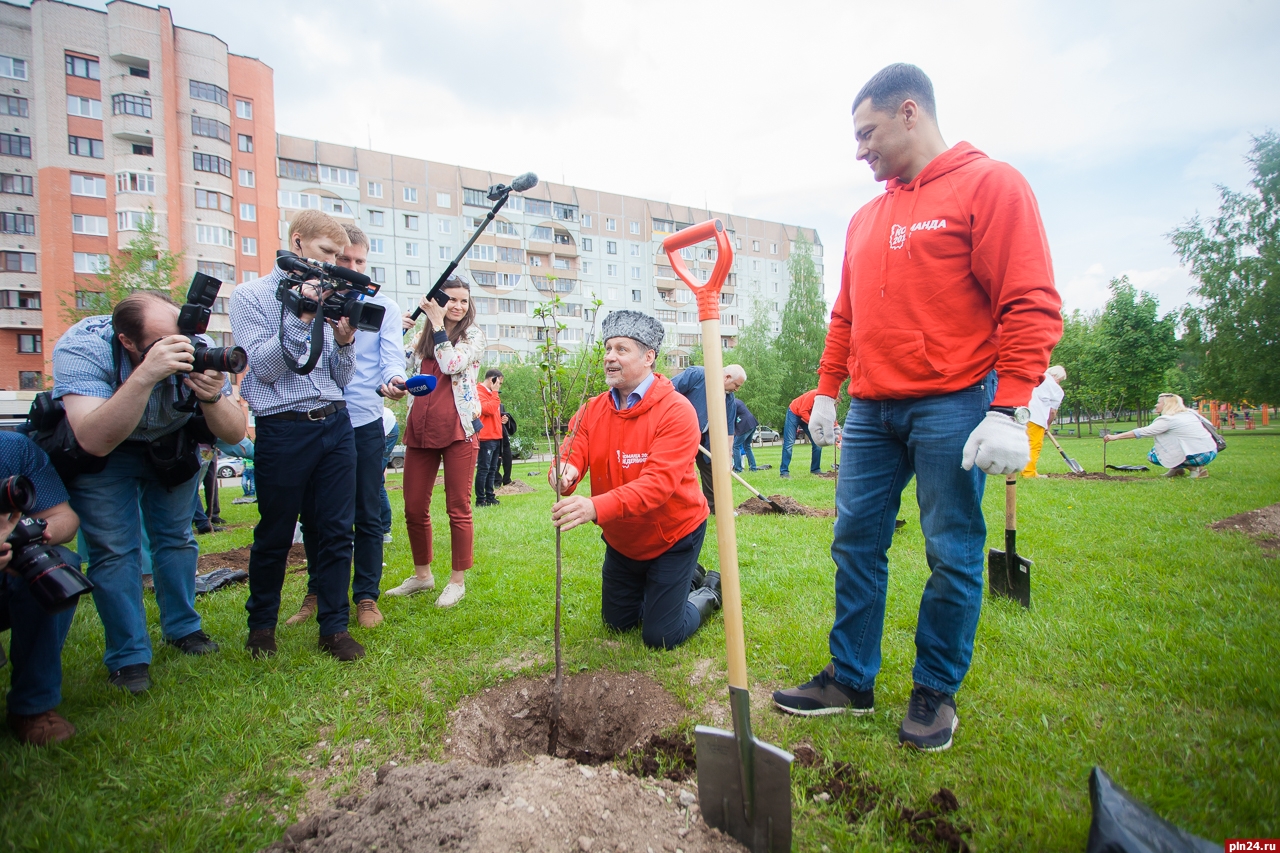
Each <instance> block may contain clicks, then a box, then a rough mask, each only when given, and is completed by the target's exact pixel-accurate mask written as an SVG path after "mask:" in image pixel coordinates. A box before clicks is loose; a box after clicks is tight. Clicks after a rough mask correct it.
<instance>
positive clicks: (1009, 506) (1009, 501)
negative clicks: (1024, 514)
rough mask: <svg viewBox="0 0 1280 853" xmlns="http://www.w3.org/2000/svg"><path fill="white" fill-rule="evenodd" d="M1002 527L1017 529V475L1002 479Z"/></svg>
mask: <svg viewBox="0 0 1280 853" xmlns="http://www.w3.org/2000/svg"><path fill="white" fill-rule="evenodd" d="M1004 529H1005V530H1017V529H1018V475H1017V474H1014V475H1012V476H1010V477H1008V478H1007V479H1005V481H1004Z"/></svg>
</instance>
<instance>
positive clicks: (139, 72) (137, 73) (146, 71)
mask: <svg viewBox="0 0 1280 853" xmlns="http://www.w3.org/2000/svg"><path fill="white" fill-rule="evenodd" d="M129 76H130V77H141V78H142V79H143V80H150V79H151V63H150V62H148V63H147V64H146V65H130V66H129Z"/></svg>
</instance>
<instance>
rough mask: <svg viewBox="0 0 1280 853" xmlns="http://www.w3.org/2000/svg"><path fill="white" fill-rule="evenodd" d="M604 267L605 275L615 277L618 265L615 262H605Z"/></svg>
mask: <svg viewBox="0 0 1280 853" xmlns="http://www.w3.org/2000/svg"><path fill="white" fill-rule="evenodd" d="M604 269H605V275H607V276H609V277H611V278H617V276H618V265H617V264H605V268H604Z"/></svg>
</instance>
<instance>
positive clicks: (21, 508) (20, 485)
mask: <svg viewBox="0 0 1280 853" xmlns="http://www.w3.org/2000/svg"><path fill="white" fill-rule="evenodd" d="M35 503H36V490H35V486H34V485H33V484H32V483H31V481H30V480H29V479H27V478H26V477H24V476H22V475H21V474H18V475H16V476H13V477H10V478H8V479H7V480H4V481H3V482H0V512H4V513H10V512H23V513H26V512H30V511H31V508H32V507H33V506H35ZM47 526H48V525H47V524H46V522H45V521H44V519H42V518H27V517H24V518H23V519H22V520H21V521H19V522H18V526H17V527H15V528H14V530H13V532H12V533H10V534H9V538H8V540H6V541H8V543H9V545H10V547H11V548H12V549H13V552H12V553H13V556H12V557H11V558H10V560H9V569H10V570H12V571H13V572H15V573H17V574H18V575H19V576H20V577H21V578H22V579H23V580H25V581H26V582H27V586H29V587H30V588H31V597H32V598H34V599H35V600H36V603H37V604H39V605H40V607H41V609H43V610H44V611H45V612H46V613H57V612H59V611H61V610H66V609H67V608H68V607H71V606H72V605H74V604H75V603H76V599H77V598H79V597H80V596H82V595H84V594H85V593H86V592H90V591H91V590H92V589H93V584H92V583H90V582H89V579H88V578H86V577H85V576H84V575H82V574H81V573H80V570H79V568H78V565H79V559H78V558H77V559H74V560H69V559H67V557H68V555H70V556H74V552H71V551H68V550H67V549H66V548H63V547H62V546H60V545H48V544H46V543H45V541H44V531H45V528H46V527H47ZM72 563H75V565H72Z"/></svg>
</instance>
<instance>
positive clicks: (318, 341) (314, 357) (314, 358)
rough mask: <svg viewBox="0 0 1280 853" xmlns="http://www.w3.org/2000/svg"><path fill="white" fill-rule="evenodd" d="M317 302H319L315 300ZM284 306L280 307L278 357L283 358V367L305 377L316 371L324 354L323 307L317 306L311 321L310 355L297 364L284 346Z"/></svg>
mask: <svg viewBox="0 0 1280 853" xmlns="http://www.w3.org/2000/svg"><path fill="white" fill-rule="evenodd" d="M317 302H319V300H317ZM284 312H285V307H284V305H281V306H280V355H281V356H282V357H283V358H284V366H285V367H287V368H289V369H290V370H291V371H293V372H294V373H296V374H298V375H299V376H306V375H307V374H308V373H310V372H311V371H313V370H315V369H316V365H317V364H319V363H320V355H321V353H323V352H324V306H323V305H322V304H317V306H316V316H315V319H314V320H312V321H311V353H310V354H309V355H308V356H307V360H306V362H305V363H299V362H298V360H297V359H295V358H294V357H293V356H292V355H290V354H289V350H288V349H287V348H286V347H285V345H284Z"/></svg>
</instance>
